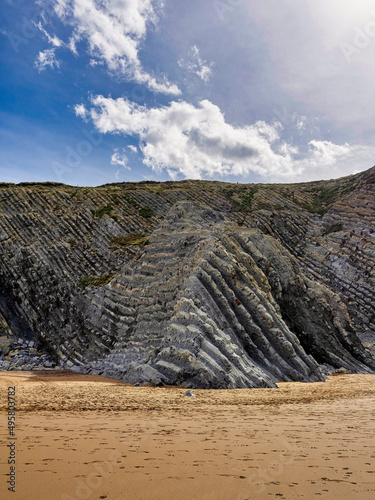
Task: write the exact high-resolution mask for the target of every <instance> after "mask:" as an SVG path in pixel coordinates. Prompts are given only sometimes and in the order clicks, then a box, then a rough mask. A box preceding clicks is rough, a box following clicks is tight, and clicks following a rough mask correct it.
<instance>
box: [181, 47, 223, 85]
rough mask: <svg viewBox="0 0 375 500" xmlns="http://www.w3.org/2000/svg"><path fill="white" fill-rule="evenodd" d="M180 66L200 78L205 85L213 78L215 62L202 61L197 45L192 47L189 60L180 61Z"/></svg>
mask: <svg viewBox="0 0 375 500" xmlns="http://www.w3.org/2000/svg"><path fill="white" fill-rule="evenodd" d="M178 65H179V66H180V67H181V68H183V69H185V70H186V71H189V73H194V74H195V75H197V76H199V78H201V79H202V80H203V81H204V82H205V83H207V82H208V81H209V79H210V78H211V76H212V69H213V67H214V63H213V62H210V63H207V61H204V60H203V59H201V56H200V54H199V49H198V47H197V46H196V45H193V46H192V47H191V49H190V51H189V54H188V59H183V58H181V59H179V60H178Z"/></svg>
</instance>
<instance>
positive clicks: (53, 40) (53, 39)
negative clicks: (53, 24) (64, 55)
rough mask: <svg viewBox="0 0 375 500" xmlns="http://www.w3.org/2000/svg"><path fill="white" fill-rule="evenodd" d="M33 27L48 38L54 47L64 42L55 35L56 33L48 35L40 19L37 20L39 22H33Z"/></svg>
mask: <svg viewBox="0 0 375 500" xmlns="http://www.w3.org/2000/svg"><path fill="white" fill-rule="evenodd" d="M33 24H34V26H35V27H37V28H38V29H39V30H40V31H41V32H42V33H43V34H44V35H45V37H46V38H47V40H48V43H50V44H51V45H53V46H54V47H61V46H63V45H65V44H64V42H63V41H62V40H60V38H59V37H57V36H56V35H52V36H51V35H50V34H49V33H48V32H47V31H46V30H45V29H44V28H43V25H42V23H41V21H39V23H33Z"/></svg>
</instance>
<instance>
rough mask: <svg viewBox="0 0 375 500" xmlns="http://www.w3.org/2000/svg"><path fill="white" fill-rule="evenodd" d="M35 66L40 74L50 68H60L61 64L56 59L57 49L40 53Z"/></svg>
mask: <svg viewBox="0 0 375 500" xmlns="http://www.w3.org/2000/svg"><path fill="white" fill-rule="evenodd" d="M35 66H36V68H37V69H38V70H39V72H42V71H44V70H45V69H46V68H47V67H48V66H49V67H50V68H55V67H56V68H58V67H59V66H60V63H59V61H58V60H57V59H56V55H55V49H48V50H43V51H41V52H39V54H38V57H37V58H36V61H35Z"/></svg>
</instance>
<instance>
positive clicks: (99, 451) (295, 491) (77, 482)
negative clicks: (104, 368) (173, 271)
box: [0, 371, 375, 500]
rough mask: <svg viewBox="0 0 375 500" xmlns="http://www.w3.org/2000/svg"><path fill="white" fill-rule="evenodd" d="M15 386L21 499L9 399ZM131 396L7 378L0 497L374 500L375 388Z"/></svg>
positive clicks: (0, 396)
mask: <svg viewBox="0 0 375 500" xmlns="http://www.w3.org/2000/svg"><path fill="white" fill-rule="evenodd" d="M8 386H16V398H17V416H16V419H17V420H16V426H17V427H16V433H15V434H16V437H17V441H16V463H17V470H16V493H11V492H8V491H7V484H6V481H7V479H9V478H8V476H7V475H6V474H8V473H9V465H8V464H7V460H8V455H9V448H8V447H7V444H8V443H9V439H8V430H7V393H8ZM193 392H194V394H195V396H196V397H186V396H185V395H184V394H185V389H183V388H176V387H164V388H154V387H132V386H129V385H125V384H122V383H121V382H117V381H114V380H109V379H106V378H103V377H95V376H86V375H78V374H74V373H72V372H69V371H56V372H54V371H51V372H0V411H1V413H0V418H1V427H0V429H1V435H0V463H1V465H0V498H1V499H8V498H10V499H21V500H91V499H95V500H96V499H105V498H106V499H108V500H120V499H126V500H191V499H198V500H200V499H202V500H203V499H204V500H206V499H207V500H245V499H249V500H250V499H251V500H256V499H259V500H262V499H286V500H289V499H303V500H310V499H315V498H316V499H318V498H321V499H326V500H327V499H329V500H331V499H335V500H336V499H337V500H346V499H347V500H352V499H360V500H370V499H371V500H373V499H374V498H375V377H374V376H373V375H338V376H332V377H330V380H328V381H327V382H325V383H315V384H302V383H280V384H279V389H237V390H194V391H193Z"/></svg>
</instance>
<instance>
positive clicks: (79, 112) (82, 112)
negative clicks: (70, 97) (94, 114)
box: [74, 104, 88, 121]
mask: <svg viewBox="0 0 375 500" xmlns="http://www.w3.org/2000/svg"><path fill="white" fill-rule="evenodd" d="M74 111H75V114H76V116H79V117H80V118H82V119H83V120H85V121H87V115H88V113H87V109H86V108H85V106H84V104H76V105H75V106H74Z"/></svg>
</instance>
